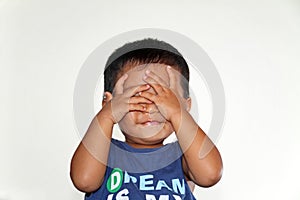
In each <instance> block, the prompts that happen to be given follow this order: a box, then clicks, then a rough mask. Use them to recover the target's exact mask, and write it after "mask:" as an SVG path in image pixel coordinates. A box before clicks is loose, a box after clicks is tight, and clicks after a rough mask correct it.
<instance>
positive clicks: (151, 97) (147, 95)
mask: <svg viewBox="0 0 300 200" xmlns="http://www.w3.org/2000/svg"><path fill="white" fill-rule="evenodd" d="M140 96H142V97H145V98H146V99H149V100H150V101H152V102H154V103H155V104H156V103H157V96H156V95H155V94H152V93H150V92H140Z"/></svg>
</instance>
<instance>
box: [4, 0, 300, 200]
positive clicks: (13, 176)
mask: <svg viewBox="0 0 300 200" xmlns="http://www.w3.org/2000/svg"><path fill="white" fill-rule="evenodd" d="M299 11H300V3H299V2H297V1H279V0H278V1H274V0H260V1H258V0H254V1H250V0H249V1H245V0H242V1H238V0H231V1H174V0H172V1H171V0H166V1H158V0H153V1H66V0H52V1H38V0H35V1H34V0H28V1H21V0H11V1H8V0H2V1H0V91H1V93H0V102H1V103H0V121H1V122H0V200H35V199H44V200H53V199H64V200H77V199H78V200H79V199H82V197H83V195H82V193H80V192H78V191H77V190H76V189H75V188H74V187H73V185H72V183H71V181H70V178H69V165H70V159H71V156H72V154H73V152H74V150H75V148H76V146H77V145H78V143H79V141H80V138H79V137H78V135H77V133H76V131H75V125H74V121H73V105H72V103H73V90H74V84H75V81H76V78H77V74H78V72H79V70H80V67H81V66H82V64H83V62H84V61H85V59H86V58H87V57H88V55H89V54H90V53H91V52H92V51H93V50H94V49H95V48H96V47H97V46H98V45H100V44H101V43H102V42H104V41H106V40H107V39H110V38H111V37H112V36H114V35H117V34H120V33H122V32H125V31H130V30H134V29H138V28H163V29H169V30H173V31H176V32H179V33H182V34H184V35H186V36H187V37H189V38H190V39H192V40H194V41H195V42H197V43H198V44H199V45H200V46H201V47H202V48H203V49H204V50H205V51H206V52H207V53H208V55H209V56H210V58H211V59H212V60H213V62H214V63H215V65H216V68H217V70H218V72H219V74H220V76H221V78H222V81H223V84H224V87H225V95H226V121H225V125H224V128H223V132H222V136H221V138H220V140H219V141H218V142H217V146H218V148H219V150H220V152H221V154H222V157H223V161H224V172H223V177H222V179H221V181H220V182H219V183H218V184H217V185H216V186H214V187H211V188H196V191H195V196H196V197H198V198H199V199H203V200H204V199H214V200H216V199H219V200H229V199H230V200H240V199H243V200H248V199H249V200H253V199H274V200H275V199H289V200H296V199H297V200H298V199H300V192H299V179H300V173H299V169H300V160H299V155H298V152H299V151H300V136H299V131H300V128H299V126H298V124H297V122H299V113H300V107H299V100H300V97H299V96H300V84H299V80H298V78H299V75H300V67H299V64H300V60H299V52H300V39H299V35H300V12H299ZM201 117H202V118H205V119H206V118H208V117H209V114H206V113H205V112H203V114H201ZM206 121H208V120H206ZM297 186H298V187H297Z"/></svg>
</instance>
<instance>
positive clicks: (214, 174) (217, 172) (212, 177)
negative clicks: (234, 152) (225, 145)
mask: <svg viewBox="0 0 300 200" xmlns="http://www.w3.org/2000/svg"><path fill="white" fill-rule="evenodd" d="M222 173H223V168H220V169H214V170H211V171H210V172H208V173H207V175H206V178H205V180H204V181H203V182H202V184H200V185H201V186H202V187H211V186H214V185H215V184H217V183H218V182H219V181H220V180H221V178H222Z"/></svg>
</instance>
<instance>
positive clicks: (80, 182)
mask: <svg viewBox="0 0 300 200" xmlns="http://www.w3.org/2000/svg"><path fill="white" fill-rule="evenodd" d="M70 176H71V180H72V182H73V185H74V186H75V187H76V188H77V189H78V190H79V191H81V192H85V193H90V192H94V191H95V190H97V189H98V188H99V187H100V186H101V183H102V181H100V182H95V179H94V178H93V177H91V176H89V175H86V174H75V173H74V172H72V171H71V172H70Z"/></svg>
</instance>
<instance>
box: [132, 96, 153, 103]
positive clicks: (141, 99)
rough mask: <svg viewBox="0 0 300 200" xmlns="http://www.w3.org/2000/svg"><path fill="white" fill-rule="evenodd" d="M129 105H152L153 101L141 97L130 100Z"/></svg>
mask: <svg viewBox="0 0 300 200" xmlns="http://www.w3.org/2000/svg"><path fill="white" fill-rule="evenodd" d="M129 103H144V104H150V103H152V101H150V100H149V99H146V98H145V97H141V96H134V97H131V98H130V99H129Z"/></svg>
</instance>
